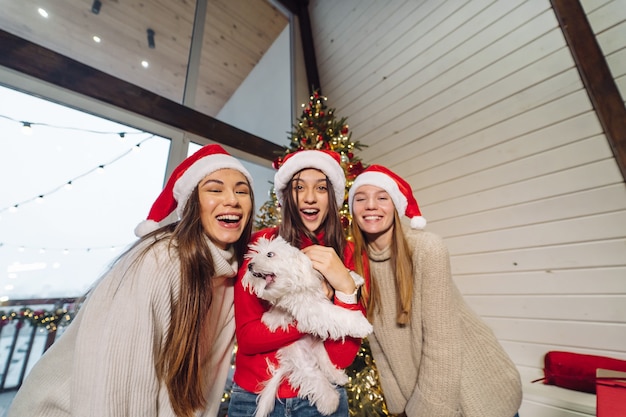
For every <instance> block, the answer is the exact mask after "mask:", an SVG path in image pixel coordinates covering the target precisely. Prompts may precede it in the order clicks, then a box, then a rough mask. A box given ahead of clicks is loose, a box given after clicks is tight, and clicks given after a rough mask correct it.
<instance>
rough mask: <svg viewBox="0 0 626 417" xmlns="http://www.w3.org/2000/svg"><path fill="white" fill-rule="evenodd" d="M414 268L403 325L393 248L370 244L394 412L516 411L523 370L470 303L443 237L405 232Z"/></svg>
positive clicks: (493, 416) (378, 331)
mask: <svg viewBox="0 0 626 417" xmlns="http://www.w3.org/2000/svg"><path fill="white" fill-rule="evenodd" d="M405 236H406V239H407V242H408V244H409V247H410V248H411V253H412V259H413V269H414V275H415V280H414V286H415V287H414V290H413V301H412V302H413V306H412V314H411V317H410V322H409V324H408V325H406V326H399V325H397V324H396V294H395V286H394V278H393V273H392V264H391V261H390V256H391V251H390V249H387V250H385V251H382V252H376V251H374V250H373V249H372V248H369V251H368V252H369V253H368V254H369V258H370V266H371V275H372V279H375V280H377V283H378V285H379V288H380V291H381V304H382V311H381V312H380V314H378V315H377V316H376V317H375V318H374V333H373V334H372V335H370V336H369V338H368V339H369V340H370V346H371V350H372V356H373V358H374V360H375V362H376V366H377V368H378V372H379V377H380V381H381V386H382V390H383V393H384V396H385V400H386V402H387V406H388V408H389V411H390V412H392V413H394V414H395V413H401V412H403V411H404V412H406V415H407V417H458V416H463V417H513V416H514V415H515V413H516V412H517V411H518V408H519V406H520V403H521V398H522V390H521V382H520V376H519V373H518V371H517V369H516V367H515V365H514V364H513V362H512V361H511V360H510V359H509V357H508V356H507V354H506V353H505V352H504V350H503V348H502V347H501V346H500V344H499V343H498V341H497V340H496V338H495V336H494V334H493V332H492V331H491V330H490V329H489V327H488V326H487V325H486V324H485V323H484V322H483V321H482V320H481V319H480V318H479V317H478V316H477V315H476V314H475V313H473V312H472V311H471V310H470V308H469V307H468V305H467V304H466V303H465V302H464V300H463V297H462V295H461V294H460V292H459V291H458V289H457V287H456V285H455V284H454V282H453V280H452V277H451V273H450V262H449V255H448V251H447V248H446V247H445V245H444V243H443V241H442V240H441V239H440V238H439V237H438V236H436V235H434V234H432V233H429V232H424V231H416V230H410V231H406V232H405Z"/></svg>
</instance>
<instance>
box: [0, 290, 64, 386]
mask: <svg viewBox="0 0 626 417" xmlns="http://www.w3.org/2000/svg"><path fill="white" fill-rule="evenodd" d="M75 302H76V298H49V299H30V300H11V301H5V302H3V303H1V304H0V393H3V392H7V391H15V390H17V389H18V388H19V387H20V386H21V385H22V382H23V381H24V377H25V376H26V375H27V373H28V371H29V370H30V368H31V367H32V366H33V365H34V364H35V362H37V360H39V358H40V357H41V355H43V354H44V352H45V351H46V350H48V348H50V346H52V344H53V343H54V341H55V340H56V339H57V337H58V336H60V334H61V333H62V331H63V329H64V328H65V326H66V325H67V324H69V322H70V321H71V319H72V318H73V316H74V310H75Z"/></svg>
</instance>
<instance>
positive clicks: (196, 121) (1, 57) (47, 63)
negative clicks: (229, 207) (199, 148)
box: [0, 30, 284, 161]
mask: <svg viewBox="0 0 626 417" xmlns="http://www.w3.org/2000/svg"><path fill="white" fill-rule="evenodd" d="M0 65H1V66H4V67H6V68H10V69H12V70H15V71H18V72H20V73H24V74H26V75H29V76H32V77H35V78H38V79H40V80H42V81H45V82H47V83H50V84H53V85H56V86H58V87H62V88H64V89H67V90H70V91H73V92H75V93H78V94H81V95H83V96H87V97H91V98H94V99H96V100H99V101H102V102H104V103H108V104H111V105H113V106H115V107H118V108H120V109H123V110H126V111H129V112H132V113H136V114H139V115H141V116H144V117H147V118H149V119H152V120H155V121H157V122H160V123H163V124H165V125H168V126H173V127H175V128H178V129H181V130H184V131H186V132H189V133H192V134H195V135H198V136H201V137H205V138H208V139H211V140H213V141H215V142H217V143H220V144H222V145H225V146H230V147H232V148H234V149H237V150H240V151H242V152H244V153H247V154H252V155H255V156H257V157H260V158H263V159H265V160H267V161H273V160H274V159H276V155H280V154H282V153H283V152H284V148H283V147H282V146H279V145H276V144H274V143H272V142H270V141H267V140H265V139H263V138H260V137H258V136H255V135H253V134H251V133H248V132H245V131H243V130H241V129H238V128H236V127H234V126H231V125H229V124H227V123H224V122H222V121H220V120H217V119H215V118H213V117H211V116H208V115H206V114H204V113H200V112H198V111H196V110H194V109H192V108H189V107H186V106H183V105H182V104H179V103H176V102H174V101H171V100H168V99H166V98H164V97H162V96H159V95H157V94H154V93H152V92H150V91H148V90H145V89H143V88H140V87H137V86H136V85H133V84H130V83H128V82H126V81H124V80H121V79H119V78H116V77H113V76H111V75H108V74H106V73H104V72H102V71H99V70H97V69H95V68H92V67H89V66H87V65H85V64H81V63H80V62H78V61H75V60H73V59H71V58H68V57H66V56H64V55H61V54H58V53H56V52H54V51H51V50H49V49H46V48H44V47H42V46H39V45H37V44H34V43H32V42H29V41H27V40H25V39H23V38H20V37H18V36H15V35H13V34H11V33H8V32H5V31H3V30H0Z"/></svg>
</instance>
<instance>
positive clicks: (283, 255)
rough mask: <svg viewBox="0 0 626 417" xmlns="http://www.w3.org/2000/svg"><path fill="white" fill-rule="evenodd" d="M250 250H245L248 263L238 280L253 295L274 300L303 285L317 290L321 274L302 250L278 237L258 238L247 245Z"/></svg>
mask: <svg viewBox="0 0 626 417" xmlns="http://www.w3.org/2000/svg"><path fill="white" fill-rule="evenodd" d="M250 250H251V252H249V253H248V254H246V258H247V259H250V263H249V264H248V271H246V273H245V275H244V276H243V279H242V284H243V286H244V288H246V289H249V290H250V291H251V292H254V293H255V294H256V296H257V297H259V298H262V299H264V300H267V301H269V302H270V303H272V304H275V303H276V301H277V300H279V299H280V298H281V297H282V296H283V295H285V294H288V293H292V292H300V291H303V290H306V289H307V288H308V289H311V288H315V289H316V290H319V288H320V283H321V279H322V276H321V274H320V273H319V272H317V271H316V270H315V269H314V268H313V266H312V264H311V260H310V259H309V258H308V257H307V256H306V255H305V254H304V253H302V252H300V250H299V249H298V248H296V247H294V246H291V245H290V244H289V243H287V241H286V240H285V239H283V238H282V237H280V236H278V237H276V238H274V239H271V240H270V239H266V238H261V239H259V240H258V241H257V242H256V243H254V244H252V245H250Z"/></svg>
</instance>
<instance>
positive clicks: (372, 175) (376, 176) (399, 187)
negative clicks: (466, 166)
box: [348, 165, 426, 229]
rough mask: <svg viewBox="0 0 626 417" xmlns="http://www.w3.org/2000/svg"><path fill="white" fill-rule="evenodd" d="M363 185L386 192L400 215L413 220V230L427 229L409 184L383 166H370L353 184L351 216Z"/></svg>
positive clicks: (350, 194)
mask: <svg viewBox="0 0 626 417" xmlns="http://www.w3.org/2000/svg"><path fill="white" fill-rule="evenodd" d="M363 185H373V186H375V187H379V188H382V189H383V190H385V191H386V192H387V194H389V197H391V201H393V204H394V206H395V207H396V210H397V211H398V213H400V214H403V215H405V216H406V217H408V218H409V219H410V220H411V228H412V229H423V228H424V227H426V219H425V218H424V217H422V213H421V212H420V208H419V206H418V205H417V200H416V199H415V197H414V196H413V190H412V189H411V186H410V185H409V183H408V182H406V181H405V180H404V179H402V177H400V176H399V175H398V174H396V173H395V172H393V171H391V170H390V169H388V168H386V167H384V166H382V165H370V166H369V167H367V169H365V171H363V172H362V173H361V174H359V176H357V177H356V179H355V180H354V181H353V182H352V186H351V187H350V191H349V193H348V203H349V206H350V214H352V206H353V200H354V194H355V193H356V192H357V190H358V189H359V187H361V186H363Z"/></svg>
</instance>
